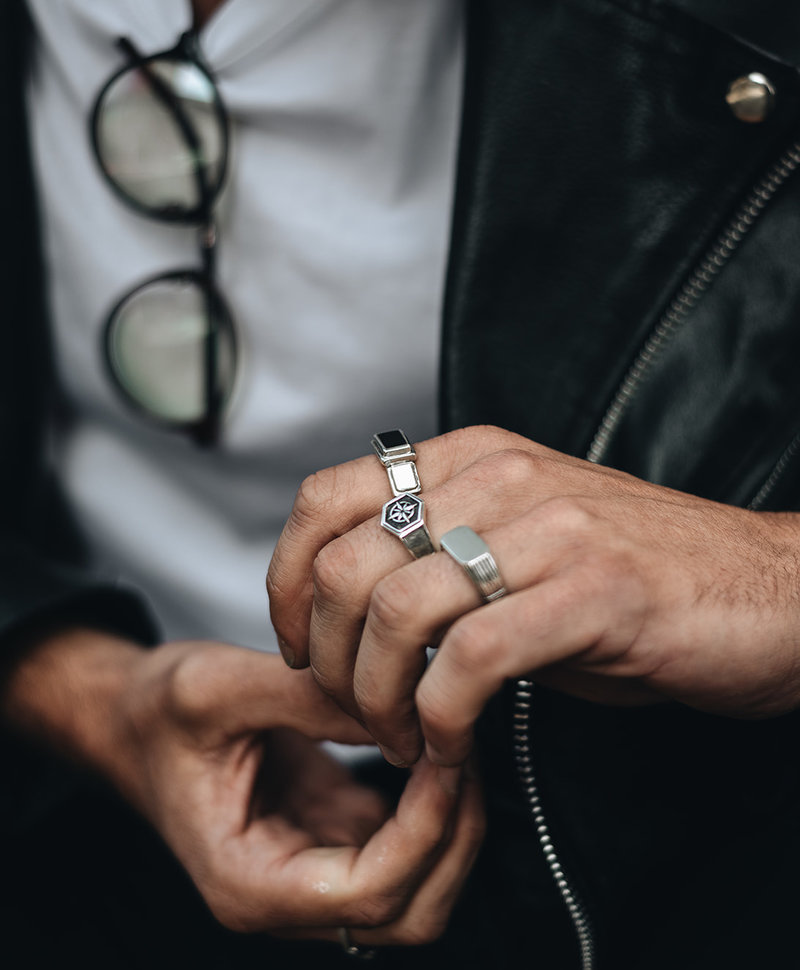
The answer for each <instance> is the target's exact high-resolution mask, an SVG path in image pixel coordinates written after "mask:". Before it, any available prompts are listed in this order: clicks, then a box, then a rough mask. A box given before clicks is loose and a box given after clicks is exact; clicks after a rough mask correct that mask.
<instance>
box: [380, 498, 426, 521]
mask: <svg viewBox="0 0 800 970" xmlns="http://www.w3.org/2000/svg"><path fill="white" fill-rule="evenodd" d="M417 512H418V510H417V506H416V505H415V504H414V503H413V502H409V501H407V500H403V501H400V502H396V503H395V504H394V506H393V507H392V509H391V510H390V511H389V513H388V515H387V516H386V518H387V519H388V520H389V521H390V522H393V523H394V524H395V525H408V523H409V522H411V520H412V519H413V518H415V517H416V515H417Z"/></svg>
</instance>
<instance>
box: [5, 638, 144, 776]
mask: <svg viewBox="0 0 800 970" xmlns="http://www.w3.org/2000/svg"><path fill="white" fill-rule="evenodd" d="M25 646H26V649H24V650H23V651H22V652H21V655H20V658H19V659H18V661H17V662H16V663H15V665H14V666H13V667H12V669H11V670H10V671H9V672H8V675H7V677H6V679H5V681H4V683H3V686H2V693H0V714H2V717H3V719H4V720H6V721H7V722H8V723H9V724H11V725H12V726H13V727H14V728H16V729H17V730H20V731H22V732H24V733H25V734H28V735H30V736H32V737H35V738H37V739H38V740H40V741H42V742H44V743H45V744H46V745H48V746H49V747H51V748H53V749H54V750H57V751H59V752H60V753H61V754H64V755H66V756H68V757H70V758H72V759H74V760H76V761H78V762H80V763H81V764H84V765H86V766H87V767H90V768H93V769H94V770H97V771H99V772H100V773H101V774H104V775H106V776H110V777H112V778H114V777H115V775H116V769H117V767H118V764H119V758H118V754H119V750H118V749H119V745H120V740H121V739H120V731H119V729H118V727H117V725H118V723H119V719H118V718H117V717H116V714H117V712H118V708H119V703H120V698H121V696H122V694H123V692H124V690H125V687H126V685H127V684H128V683H129V682H130V679H131V677H132V675H133V671H134V669H135V668H136V667H137V665H138V664H139V663H140V661H141V659H142V657H143V656H144V655H145V653H146V651H145V650H143V649H142V648H141V647H139V646H137V645H135V644H133V643H132V642H130V641H127V640H123V639H121V638H119V637H116V636H114V635H112V634H108V633H104V632H101V631H96V630H91V629H85V628H80V627H75V628H70V629H66V630H61V631H58V632H49V633H47V634H44V635H41V636H40V637H39V638H38V639H37V640H35V641H33V642H30V643H29V644H26V645H25Z"/></svg>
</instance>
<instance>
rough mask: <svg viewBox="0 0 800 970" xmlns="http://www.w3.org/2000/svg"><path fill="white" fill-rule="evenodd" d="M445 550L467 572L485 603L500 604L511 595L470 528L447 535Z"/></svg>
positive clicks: (491, 556) (476, 535)
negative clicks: (506, 596) (503, 598)
mask: <svg viewBox="0 0 800 970" xmlns="http://www.w3.org/2000/svg"><path fill="white" fill-rule="evenodd" d="M442 549H444V551H445V552H446V553H448V555H450V556H452V557H453V559H455V561H456V562H457V563H458V564H459V566H461V567H462V568H463V569H464V571H465V572H466V574H467V576H469V578H470V579H471V580H472V582H473V583H475V585H476V586H477V587H478V592H479V593H480V594H481V596H482V597H483V601H484V602H485V603H491V602H492V601H493V600H498V599H500V597H501V596H505V594H506V593H507V592H508V590H507V589H506V588H505V586H504V585H503V580H502V579H501V578H500V570H499V569H498V568H497V563H496V562H495V561H494V556H493V555H492V554H491V552H490V551H489V547H488V546H487V545H486V543H485V542H484V541H483V539H481V537H480V536H479V535H478V533H477V532H474V531H473V530H472V529H470V527H469V526H468V525H459V526H456V528H455V529H451V530H450V531H449V532H445V534H444V535H443V536H442Z"/></svg>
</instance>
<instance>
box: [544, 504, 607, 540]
mask: <svg viewBox="0 0 800 970" xmlns="http://www.w3.org/2000/svg"><path fill="white" fill-rule="evenodd" d="M537 514H538V515H539V516H540V517H541V519H542V520H543V522H544V525H545V526H546V527H547V528H548V529H550V530H552V531H555V532H559V533H561V534H562V535H573V536H579V535H584V534H586V533H588V532H589V531H590V530H591V529H592V527H593V525H594V523H595V522H596V517H595V515H594V514H593V513H592V511H591V510H590V509H589V508H588V506H587V504H586V502H585V501H584V500H583V499H581V498H579V497H578V496H575V495H557V496H555V497H553V498H549V499H546V500H545V501H544V502H542V504H541V505H540V506H539V507H538V510H537Z"/></svg>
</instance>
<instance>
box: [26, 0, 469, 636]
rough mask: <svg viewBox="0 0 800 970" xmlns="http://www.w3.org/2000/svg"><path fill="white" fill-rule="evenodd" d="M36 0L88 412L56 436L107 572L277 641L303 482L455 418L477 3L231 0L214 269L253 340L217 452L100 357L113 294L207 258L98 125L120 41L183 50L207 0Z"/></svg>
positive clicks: (221, 79) (54, 264) (72, 380)
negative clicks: (291, 526)
mask: <svg viewBox="0 0 800 970" xmlns="http://www.w3.org/2000/svg"><path fill="white" fill-rule="evenodd" d="M28 2H29V6H30V8H31V11H32V13H33V17H34V22H35V24H36V28H37V33H38V48H39V49H38V53H37V62H36V71H35V74H34V76H33V80H32V83H31V85H30V87H29V92H28V94H29V97H28V102H29V108H30V117H31V135H32V142H33V147H34V157H35V165H36V176H37V179H38V184H39V190H40V197H41V210H42V218H43V226H44V240H45V256H46V264H47V272H48V280H49V300H50V304H51V308H52V317H53V321H54V340H55V349H56V361H57V367H58V372H59V378H60V381H61V383H62V385H63V388H64V392H65V395H66V397H67V399H68V401H69V402H70V405H71V409H72V411H74V421H72V422H71V423H70V424H69V426H68V427H67V429H66V430H64V431H61V432H59V433H58V434H57V435H56V437H55V442H54V447H55V449H56V455H57V458H58V461H59V467H60V468H61V470H62V477H63V483H64V487H65V489H66V492H67V495H68V497H69V500H70V502H71V503H72V505H73V507H74V509H75V511H76V514H77V516H78V519H79V521H80V523H81V524H82V526H83V527H84V528H85V530H86V533H87V535H88V536H89V538H90V540H91V543H92V549H93V553H94V556H95V561H96V565H97V569H98V570H99V571H100V572H101V573H103V574H104V575H109V574H111V575H113V576H116V577H119V578H121V579H123V580H125V581H127V582H128V583H133V584H134V585H136V586H138V587H139V588H140V589H142V590H143V591H144V592H145V594H146V595H147V597H148V598H149V599H150V601H151V603H152V605H153V607H154V609H155V612H156V614H157V616H158V618H159V620H160V621H161V624H162V627H163V630H164V633H165V636H166V637H167V638H176V637H211V638H216V639H220V640H225V641H229V642H234V643H241V644H244V645H248V646H254V647H265V648H269V647H271V645H272V633H271V630H270V628H269V625H268V622H267V619H266V617H267V602H266V595H265V592H264V575H265V572H266V568H267V564H268V562H269V559H270V556H271V553H272V549H273V546H274V543H275V540H276V538H277V535H278V534H279V531H280V529H281V527H282V525H283V522H284V521H285V519H286V516H287V515H288V512H289V510H290V507H291V504H292V500H293V496H294V493H295V491H296V489H297V486H298V485H299V483H300V481H301V480H302V479H303V478H304V477H305V475H306V474H308V473H309V472H311V471H314V470H315V469H317V468H320V467H324V466H326V465H330V464H336V463H338V462H340V461H343V460H347V459H349V458H353V457H356V456H357V455H359V454H366V453H368V452H369V451H370V447H369V438H370V435H371V434H372V433H373V432H374V431H381V430H386V429H388V428H392V427H401V428H403V429H404V430H405V431H406V432H407V433H408V434H409V436H411V437H412V438H414V439H416V440H421V439H422V438H425V437H428V436H430V435H431V434H433V433H435V421H436V393H437V376H438V358H439V349H438V344H439V313H440V302H441V296H442V281H443V270H444V263H445V257H446V248H447V240H448V232H449V219H450V206H451V195H452V185H453V171H454V162H455V146H456V139H457V129H458V119H459V114H460V111H459V109H460V97H461V69H462V63H461V62H462V42H461V3H460V0H435V2H431V0H227V2H226V3H225V4H224V5H223V6H222V7H221V8H220V9H219V11H218V12H217V13H216V14H215V15H214V16H213V17H212V18H211V20H210V21H209V22H208V24H207V25H206V26H205V28H204V29H203V30H202V32H201V35H200V43H201V48H202V52H203V55H204V58H205V60H206V61H207V62H208V64H209V65H210V67H211V69H212V72H213V74H214V76H215V78H216V79H217V81H218V84H219V89H220V92H221V95H222V98H223V100H224V102H225V104H226V106H227V109H228V111H229V113H230V116H231V119H232V162H231V171H230V176H229V182H228V186H227V188H226V190H225V192H224V195H223V198H222V200H221V202H220V204H219V207H218V210H217V224H218V233H219V256H218V276H217V278H218V283H219V287H220V289H221V291H222V292H223V294H224V295H225V298H226V300H227V302H228V303H229V305H230V306H231V308H232V311H233V315H234V318H235V321H236V325H237V332H238V337H239V341H240V347H241V350H242V352H241V359H240V366H239V372H238V377H237V384H236V388H235V392H234V397H233V400H232V404H231V406H230V408H229V411H228V414H227V418H226V422H225V426H224V431H223V436H222V441H221V443H220V445H219V446H218V447H216V448H215V449H212V450H210V451H203V450H199V449H197V448H196V447H195V446H194V445H193V444H192V443H191V442H189V441H188V440H184V439H183V438H182V437H181V436H180V435H178V434H175V433H174V432H167V431H162V430H159V429H156V428H153V427H152V426H149V425H147V424H146V423H144V422H143V421H142V419H141V418H140V417H138V416H137V415H135V414H134V413H133V412H131V411H130V410H129V409H128V407H127V406H126V405H125V403H124V402H122V401H121V400H120V399H119V397H118V395H117V393H116V391H115V390H114V388H113V387H112V386H111V384H110V382H109V379H108V377H107V376H106V374H105V372H104V370H103V366H102V354H101V331H102V328H103V325H104V323H105V320H106V317H107V315H108V312H109V310H110V308H111V307H112V306H113V305H114V303H115V302H116V301H117V300H118V299H119V298H120V297H121V296H122V295H123V294H124V293H126V292H128V291H129V290H130V289H131V288H133V287H134V286H135V285H136V284H137V283H138V282H139V281H141V280H143V279H145V278H147V277H149V276H154V275H157V274H160V273H165V272H167V271H169V270H172V269H178V268H185V267H190V266H196V265H198V255H197V247H196V240H195V232H194V230H193V229H191V228H186V227H179V226H168V225H164V224H163V223H159V222H157V221H155V220H152V219H148V218H146V217H142V216H140V215H137V214H136V213H134V212H133V211H131V210H130V209H129V208H127V207H126V205H125V204H124V203H123V202H121V201H119V200H118V199H117V198H116V197H115V196H114V195H113V193H112V192H111V191H110V189H109V187H108V185H107V184H106V183H105V181H104V180H103V178H102V176H101V175H100V172H99V168H98V166H97V164H96V161H95V159H94V157H93V154H92V150H91V147H90V142H89V138H88V117H89V113H90V111H91V108H92V105H93V103H94V100H95V98H96V96H97V94H98V92H99V90H100V88H101V87H102V85H103V84H104V83H105V81H106V80H107V79H108V78H109V77H110V76H111V74H112V73H113V72H114V71H116V70H117V69H118V68H119V67H120V66H122V63H123V58H122V56H121V55H120V53H119V51H118V50H117V48H116V47H115V40H116V38H117V37H118V36H120V35H125V36H128V37H129V38H130V39H131V40H132V41H133V42H134V43H135V44H136V46H137V47H138V48H139V50H140V51H141V52H142V53H143V54H150V53H155V52H157V51H162V50H165V49H168V48H170V47H172V46H173V45H174V44H175V42H176V41H177V39H178V37H179V35H180V34H181V33H182V32H183V31H185V30H186V29H187V28H188V27H189V25H190V22H191V10H190V4H189V2H188V0H59V2H54V0H28ZM376 460H377V459H376ZM387 497H388V494H387V495H383V494H380V495H376V496H375V508H376V513H377V512H378V511H379V509H380V506H381V504H382V502H383V501H384V500H385V499H386V498H387Z"/></svg>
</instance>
